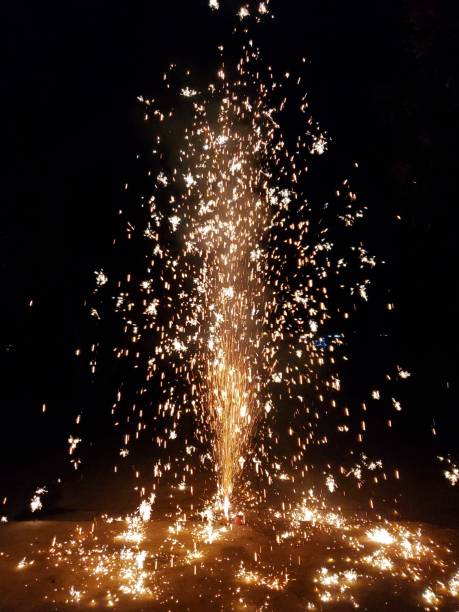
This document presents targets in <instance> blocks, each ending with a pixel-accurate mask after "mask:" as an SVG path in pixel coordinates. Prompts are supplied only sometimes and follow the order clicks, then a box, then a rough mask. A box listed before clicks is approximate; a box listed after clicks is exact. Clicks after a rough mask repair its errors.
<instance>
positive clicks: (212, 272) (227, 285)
mask: <svg viewBox="0 0 459 612" xmlns="http://www.w3.org/2000/svg"><path fill="white" fill-rule="evenodd" d="M264 6H265V8H266V5H264ZM266 12H267V9H266ZM241 18H242V17H241ZM239 35H241V36H242V37H243V39H244V40H243V43H242V53H241V57H240V59H239V60H238V61H237V62H234V61H230V62H225V60H224V49H223V47H220V49H219V50H220V53H221V62H220V65H219V66H217V67H216V71H215V76H214V79H213V80H212V82H211V83H209V84H208V85H207V86H206V87H205V88H200V89H199V88H196V89H195V88H193V87H192V84H191V83H190V82H189V81H190V80H191V76H190V75H189V73H188V72H187V74H186V79H185V83H184V82H183V81H182V82H181V83H180V77H179V70H178V68H177V67H176V66H175V65H172V66H170V69H169V70H168V71H167V72H166V73H165V74H164V77H163V84H164V86H165V92H166V94H167V96H168V97H169V98H170V94H171V91H174V89H175V91H176V92H177V98H178V99H179V100H180V102H177V100H175V102H174V104H175V106H176V107H177V108H178V110H177V109H176V108H170V109H165V108H162V106H161V103H160V102H156V101H154V100H150V99H145V98H143V97H140V98H139V100H140V101H141V102H142V103H143V104H144V107H145V119H146V120H147V121H148V122H149V124H151V123H153V124H154V126H155V128H154V129H155V135H154V139H153V146H154V149H153V156H154V161H153V164H152V168H153V169H152V168H150V169H149V171H148V175H149V180H150V186H151V187H150V188H151V193H150V194H149V195H148V196H147V197H144V198H142V206H143V208H144V211H145V213H146V214H145V217H144V221H145V223H144V226H143V228H142V230H141V232H139V227H138V224H136V226H134V223H132V222H128V223H127V237H128V238H129V239H131V238H133V237H136V236H137V237H138V236H139V234H140V233H142V235H143V238H142V239H147V240H148V246H147V256H146V269H145V273H144V277H143V279H142V280H137V281H135V280H134V275H131V274H128V276H127V282H125V283H124V282H122V281H118V282H117V284H116V288H117V294H116V295H115V296H114V300H115V304H116V310H117V311H119V312H120V313H122V316H123V320H124V329H125V331H126V339H127V342H126V344H124V345H123V346H119V347H117V348H116V349H115V352H116V355H117V357H120V358H121V357H127V358H128V359H129V360H133V361H134V364H135V367H136V368H139V367H142V366H143V367H144V368H145V371H146V384H145V385H142V388H141V389H140V390H139V391H138V393H139V394H140V396H141V397H142V408H138V407H136V404H134V406H133V412H134V414H135V415H136V416H137V418H138V421H137V424H136V426H135V427H136V429H135V431H134V432H133V431H132V422H133V418H132V417H133V414H132V411H131V412H130V414H129V417H128V419H127V420H126V431H125V432H124V433H123V446H124V448H122V449H121V454H122V455H123V454H124V455H127V454H128V452H129V451H128V450H127V445H128V443H129V441H130V439H131V438H132V436H134V437H139V435H140V433H141V432H142V431H143V429H145V420H146V419H148V415H147V414H146V409H145V406H146V405H147V400H146V398H148V397H149V396H150V397H151V396H153V400H151V405H152V411H153V414H154V417H153V418H154V419H155V420H156V423H157V425H158V423H161V424H162V425H161V427H163V429H162V430H161V431H156V432H155V433H156V436H155V438H154V440H155V441H156V443H157V446H158V453H160V452H161V450H164V449H167V448H169V449H170V445H171V444H174V442H173V441H175V440H177V441H180V443H181V448H182V450H183V451H184V452H183V453H182V454H185V449H186V454H187V455H193V454H194V453H198V454H200V463H201V466H202V468H203V469H210V470H211V471H213V472H214V473H215V476H216V479H217V489H218V499H219V502H220V505H221V508H222V509H223V511H224V513H225V515H227V516H228V514H229V507H230V503H231V502H230V500H231V498H232V496H233V493H234V488H235V484H236V482H237V481H238V478H239V477H240V476H241V473H242V472H243V471H245V470H249V469H250V470H252V471H255V473H256V477H257V478H258V479H263V478H264V479H267V480H268V481H269V482H271V478H272V475H271V471H272V468H273V466H274V469H275V470H277V471H282V470H283V469H284V466H283V464H284V463H285V460H281V459H279V458H278V457H276V448H275V446H276V443H277V442H278V441H279V439H278V436H277V434H274V433H273V431H274V428H275V425H273V424H274V423H275V421H276V418H278V415H279V414H280V412H281V411H289V416H288V421H289V423H290V424H291V425H293V423H294V422H295V418H296V419H297V425H298V429H297V430H296V432H295V433H296V434H297V438H298V445H297V446H298V449H299V454H298V455H297V456H296V457H294V458H293V464H294V463H296V462H297V460H298V459H299V458H300V457H301V455H302V453H303V452H304V450H305V449H306V447H307V446H308V445H309V444H314V443H318V444H321V443H323V442H324V441H326V436H324V435H319V433H318V432H319V429H318V416H319V415H318V413H317V411H316V410H315V409H314V410H313V409H312V408H310V407H309V405H308V402H307V401H306V399H305V396H306V395H307V396H308V398H310V397H311V396H312V395H313V394H316V395H317V396H318V398H319V401H321V402H324V391H325V393H328V394H333V393H335V392H337V391H339V388H340V381H339V377H338V375H337V374H335V373H334V371H335V354H336V351H335V349H336V348H337V347H338V346H339V345H342V344H343V340H342V337H343V334H342V333H341V332H340V331H339V330H340V329H341V327H342V326H343V324H344V322H345V320H346V319H347V318H348V316H349V314H348V313H349V310H350V309H351V308H352V305H353V302H354V301H358V300H366V299H367V285H368V283H369V280H368V279H367V278H366V274H367V269H368V268H371V267H373V266H374V265H375V260H374V258H372V257H371V256H369V255H368V253H367V251H366V250H365V249H364V247H363V246H362V243H361V241H360V240H359V241H358V242H357V244H353V242H352V241H353V240H354V239H355V233H354V232H353V231H348V230H351V229H352V228H353V225H354V223H355V222H356V221H358V220H359V218H360V217H362V216H363V208H362V207H361V206H359V205H358V203H357V201H356V196H355V194H354V193H353V192H352V190H351V188H350V185H349V182H348V180H344V181H342V184H341V185H340V186H339V189H338V190H336V191H334V192H332V193H331V194H330V200H329V202H327V203H325V204H321V205H320V206H317V205H315V204H312V203H310V202H309V201H308V195H307V190H308V183H309V178H308V177H309V174H308V173H309V170H310V169H309V167H308V166H309V165H310V164H313V165H314V167H315V171H316V172H317V170H318V169H319V168H320V166H319V165H318V161H316V160H315V159H314V158H317V160H318V159H319V158H320V157H321V156H322V154H324V153H325V152H326V151H327V146H328V144H327V137H326V135H325V134H323V133H322V132H321V130H320V128H319V126H318V124H317V123H316V122H315V120H314V119H313V117H312V116H311V114H310V112H309V104H308V99H307V95H306V94H305V93H304V91H303V90H302V82H301V81H302V77H301V71H302V67H303V66H304V63H305V60H304V59H303V60H302V62H301V63H300V65H299V69H298V71H297V72H298V73H297V74H293V73H292V74H290V73H284V74H283V75H282V76H281V77H280V78H278V77H276V75H275V74H274V72H273V70H272V69H271V68H270V67H269V66H266V65H265V63H264V62H263V60H262V58H261V55H260V51H259V50H258V48H257V47H256V46H255V45H254V43H253V41H252V40H251V38H250V35H249V34H248V32H247V31H244V30H243V31H242V32H240V33H239ZM167 96H165V97H167ZM293 115H295V118H294V121H291V117H292V116H293ZM185 117H189V123H188V124H187V127H185V128H184V129H183V128H181V126H183V122H184V118H185ZM289 118H290V120H289ZM292 124H294V125H295V126H296V127H295V130H294V131H293V133H292ZM283 126H284V127H283ZM298 126H301V130H300V132H298ZM284 128H285V129H284ZM181 129H182V132H181V136H178V135H179V134H180V130H181ZM177 137H178V138H180V144H179V146H176V139H177ZM172 139H173V140H174V145H173V146H172V144H171V141H172ZM315 181H317V178H316V179H315ZM330 220H331V223H330ZM327 223H328V224H327ZM346 234H349V237H348V238H346ZM334 235H335V236H336V235H338V236H339V241H338V242H337V243H335V242H334V239H333V236H334ZM349 268H351V269H352V270H353V273H352V275H350V274H349V272H348V270H349ZM135 276H137V274H136V275H135ZM97 283H98V285H99V286H101V285H104V284H108V278H107V276H106V274H105V273H104V272H103V271H100V272H98V273H97ZM108 286H109V287H110V285H109V284H108ZM330 288H331V290H332V291H333V292H334V294H335V299H334V305H333V308H331V307H330V300H329V291H330ZM337 295H338V296H341V297H339V298H338V299H337V298H336V296H337ZM337 304H339V306H337ZM93 313H94V314H96V316H98V312H97V310H95V309H94V310H93ZM331 330H333V333H330V332H331ZM139 347H141V348H139ZM149 394H150V395H149ZM121 396H122V394H121V392H119V393H118V400H119V401H121ZM138 405H139V404H138V403H137V406H138ZM331 405H335V400H331ZM116 409H117V405H116V404H115V407H114V412H115V411H116ZM323 412H326V410H325V407H324V410H323ZM190 422H191V423H192V425H191V426H190ZM344 430H345V431H347V430H348V427H347V426H345V427H344ZM292 433H293V429H292V427H291V428H290V435H292ZM175 444H176V443H175ZM288 462H289V469H290V468H291V466H292V457H289V458H288Z"/></svg>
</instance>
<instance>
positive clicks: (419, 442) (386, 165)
mask: <svg viewBox="0 0 459 612" xmlns="http://www.w3.org/2000/svg"><path fill="white" fill-rule="evenodd" d="M206 4H207V2H205V1H204V0H193V1H192V0H188V1H181V2H180V1H176V2H153V1H151V0H150V1H148V2H144V1H134V2H128V1H127V0H125V1H124V2H120V1H118V0H112V1H111V2H99V1H97V0H91V2H88V1H85V0H80V1H79V2H74V1H70V0H69V1H67V2H65V3H58V2H43V3H36V2H23V1H22V2H21V1H20V0H18V1H17V2H15V3H8V4H7V5H5V6H4V7H3V8H2V18H1V23H2V25H1V40H2V47H3V51H2V60H3V61H2V73H1V79H0V87H1V102H2V105H3V111H2V113H1V121H2V139H1V140H2V144H3V150H4V161H3V163H2V166H1V170H2V175H3V177H2V181H1V192H0V193H1V209H0V214H1V219H0V273H1V279H2V280H1V289H2V291H1V296H0V299H1V319H0V321H1V323H0V366H1V385H0V406H1V412H0V419H1V421H0V422H1V426H0V454H1V460H2V466H3V467H2V468H1V475H0V484H1V485H2V486H3V488H4V489H5V490H10V489H11V487H13V488H14V487H19V488H21V491H22V490H23V489H24V490H28V487H33V486H35V484H39V483H37V480H40V478H43V479H46V478H48V477H49V476H50V474H51V471H50V467H49V466H50V464H52V465H53V467H54V468H56V466H57V465H60V464H61V463H63V462H64V460H63V457H64V456H65V454H66V452H67V442H66V438H67V435H68V433H69V432H70V431H73V425H72V423H73V421H74V418H75V415H76V414H78V413H79V412H81V411H84V412H85V413H86V414H88V415H89V417H88V419H89V420H88V421H87V422H89V424H90V426H89V431H87V432H86V433H87V434H88V435H89V436H90V437H92V439H93V442H94V444H99V443H100V444H102V443H103V439H105V438H106V437H107V436H110V430H109V428H110V419H109V410H110V405H111V403H112V400H113V394H114V393H115V389H114V386H113V381H112V371H111V370H110V366H108V365H104V362H103V360H102V365H101V366H100V374H99V376H98V377H97V378H96V379H95V381H93V379H92V378H91V377H90V376H89V372H88V368H87V363H88V358H87V355H85V357H84V359H81V360H77V359H76V358H75V356H74V351H75V349H76V348H77V347H79V346H83V347H86V346H87V345H88V344H90V343H91V342H92V341H96V340H101V341H102V343H103V340H104V338H102V339H101V338H97V334H96V337H95V336H94V325H93V322H91V321H90V320H89V317H88V309H87V307H85V305H84V303H85V301H87V300H88V298H89V296H90V294H91V292H92V290H93V287H94V270H96V269H99V268H101V267H107V266H108V267H109V266H110V261H111V258H112V257H113V255H112V247H111V243H112V239H113V236H114V235H116V233H118V232H119V231H120V221H119V217H118V214H117V211H118V209H119V208H122V207H125V205H126V196H125V193H124V184H125V183H126V182H129V180H130V178H131V176H132V174H133V166H134V158H135V155H136V153H137V152H138V151H139V150H141V149H142V147H144V146H146V144H148V143H149V139H150V138H151V132H150V131H149V130H150V128H149V127H148V126H147V125H146V124H145V123H144V122H143V110H142V107H141V106H140V105H139V103H138V101H137V100H136V96H138V95H140V94H143V95H145V96H152V97H154V96H155V86H156V84H157V83H158V76H160V75H161V73H162V72H163V70H164V69H165V68H166V67H167V66H168V65H169V64H170V63H171V62H177V63H178V64H180V65H182V66H189V67H190V68H192V69H193V71H194V73H195V74H196V76H197V78H202V79H204V80H207V79H208V78H209V74H210V72H211V71H213V70H214V66H215V63H214V57H215V56H214V49H215V47H216V46H217V45H218V44H220V42H221V41H222V40H225V38H226V39H227V38H228V31H229V30H230V28H231V25H232V23H233V17H232V16H230V14H233V13H234V10H235V8H236V6H237V4H236V3H235V2H234V1H232V0H227V1H226V2H225V0H222V5H223V6H225V5H226V9H228V10H225V11H222V13H221V14H219V15H218V16H217V15H216V14H213V13H211V12H210V11H209V10H208V8H207V7H206ZM451 5H452V3H448V2H442V1H439V0H426V1H422V0H405V1H400V2H390V1H389V2H370V3H369V2H367V1H366V2H364V1H363V0H362V1H361V0H351V1H349V2H342V1H340V0H301V1H300V0H282V2H280V0H279V1H278V2H277V3H274V4H273V7H272V8H273V12H274V13H275V15H276V17H275V19H274V20H273V21H269V20H268V23H267V24H265V26H264V29H261V30H260V31H259V32H258V34H257V40H258V41H259V42H260V44H261V46H262V48H263V49H264V52H265V53H266V55H267V57H269V59H270V61H271V62H273V63H274V64H275V65H278V66H279V67H281V68H283V69H288V68H289V66H290V65H292V64H294V63H295V64H296V62H297V59H298V58H299V57H302V56H306V57H307V58H308V62H310V63H308V67H307V81H306V82H305V84H306V88H307V90H308V92H309V99H310V103H311V108H312V111H313V115H314V117H315V118H316V119H317V120H319V122H320V124H321V126H322V128H323V129H325V130H327V132H328V134H329V135H330V136H331V138H332V139H333V142H332V143H331V148H332V149H333V150H334V153H333V156H334V157H333V158H332V159H333V160H334V161H333V163H336V166H337V167H342V168H343V177H345V172H346V168H348V167H350V166H351V164H352V162H353V161H358V162H359V166H360V170H359V173H358V175H357V178H355V179H354V181H353V187H354V190H355V191H357V192H358V194H359V197H360V199H361V200H362V201H363V202H365V204H366V205H367V206H368V208H369V229H368V235H366V236H365V240H366V242H367V243H368V244H369V245H370V247H372V248H373V251H374V252H376V253H377V254H378V255H380V256H382V258H383V259H384V260H386V262H387V264H386V265H385V266H384V267H383V270H382V271H381V272H378V275H379V276H378V285H377V288H376V289H375V290H374V292H375V296H374V299H375V303H376V304H379V305H381V304H384V303H386V302H387V301H391V302H394V303H395V304H396V312H395V314H394V317H393V318H392V320H391V323H390V329H389V328H388V327H387V323H386V318H385V317H383V316H382V315H381V319H379V318H378V317H379V316H380V315H379V314H378V313H379V312H380V311H379V310H378V308H377V307H375V308H374V309H373V308H372V307H369V308H368V309H367V310H366V311H365V312H364V313H363V314H362V315H360V317H361V318H360V319H359V329H360V332H359V339H357V340H355V341H354V345H353V346H351V349H352V351H351V353H352V354H353V355H354V364H355V365H354V368H355V369H354V373H355V372H359V376H360V377H361V378H362V379H365V377H366V376H370V374H369V368H368V361H369V356H371V361H372V362H377V361H378V359H379V358H381V361H384V360H385V359H386V358H387V357H391V358H392V360H393V362H395V363H400V364H401V365H402V366H403V367H405V368H406V369H408V370H409V371H411V372H412V377H411V379H410V381H409V383H407V387H406V389H407V390H406V391H404V394H405V395H404V409H405V417H404V419H405V420H404V421H403V423H402V424H401V426H400V436H401V438H402V443H403V445H404V446H405V448H406V451H407V456H408V457H410V458H411V459H410V460H412V461H413V462H415V461H418V459H419V457H421V456H423V455H424V454H425V453H427V452H428V453H430V454H431V455H432V456H434V454H435V453H436V452H442V453H443V452H452V453H453V454H454V452H456V451H457V446H458V442H457V433H456V432H457V427H458V424H459V422H458V418H457V416H456V414H457V401H458V393H457V382H458V376H457V358H456V345H457V312H458V295H457V273H456V262H457V243H456V227H455V223H454V221H453V218H454V216H455V214H454V213H455V208H456V206H457V201H458V199H457V196H458V189H457V177H458V168H457V159H458V156H457V154H456V147H457V138H458V135H459V130H458V127H457V125H458V110H459V109H458V105H459V90H458V76H459V71H458V61H459V48H458V47H459V22H458V20H457V19H456V18H455V16H454V14H453V11H452V8H451ZM337 176H340V174H339V172H337ZM398 214H400V215H401V217H402V221H397V220H396V215H398ZM31 300H33V304H32V306H29V302H30V301H31ZM380 332H384V333H385V332H390V338H389V339H388V340H385V341H384V342H383V343H382V344H375V342H376V340H375V334H376V335H377V336H378V337H379V335H380ZM105 333H107V332H105ZM105 339H106V340H107V338H105ZM108 340H109V339H108ZM368 384H370V382H368ZM43 403H46V405H47V411H46V414H45V415H43V414H42V412H41V406H42V404H43ZM432 425H434V426H435V427H436V429H437V432H438V435H437V438H436V439H435V440H433V439H432V435H431V428H432ZM40 466H44V467H42V468H41V467H40ZM59 469H60V468H59ZM25 474H27V475H28V476H25ZM26 481H27V482H26ZM29 481H30V482H29ZM32 483H34V484H32ZM1 495H2V490H0V496H1Z"/></svg>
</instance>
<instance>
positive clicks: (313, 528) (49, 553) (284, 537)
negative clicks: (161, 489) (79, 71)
mask: <svg viewBox="0 0 459 612" xmlns="http://www.w3.org/2000/svg"><path fill="white" fill-rule="evenodd" d="M259 518H260V517H256V516H253V517H252V520H253V522H254V523H255V522H257V524H258V526H256V527H255V526H251V525H250V517H248V521H249V524H248V525H229V526H227V525H225V524H224V523H223V522H222V521H220V522H218V521H217V522H215V523H214V524H213V526H212V528H211V536H210V538H209V537H208V536H209V526H208V525H207V523H206V522H205V521H204V522H201V521H195V520H188V521H183V520H182V521H180V520H179V521H173V520H170V519H167V520H164V519H162V520H161V519H155V518H153V519H152V520H151V521H150V522H148V523H145V524H143V525H142V527H141V529H142V534H143V538H144V539H143V541H141V542H132V541H128V540H126V539H125V538H120V537H119V536H120V535H121V534H123V532H124V533H125V532H126V523H125V521H124V520H120V521H113V522H106V521H103V520H97V521H81V522H79V523H77V522H76V521H67V520H61V521H50V520H43V521H21V522H12V523H8V524H3V525H1V529H0V584H1V589H0V610H1V611H2V612H26V611H27V612H39V611H40V612H41V611H43V612H45V611H51V610H88V609H105V608H108V609H109V608H111V607H114V608H115V609H117V610H121V611H124V610H126V611H131V610H138V611H142V610H292V611H296V610H298V611H299V610H353V609H355V608H356V607H359V609H361V610H369V611H372V612H373V611H374V612H377V611H379V610H394V611H400V612H402V611H407V612H408V611H410V610H419V609H432V610H433V609H435V608H436V607H439V608H440V609H443V610H459V599H458V598H454V597H452V596H451V595H450V594H446V591H445V589H443V590H442V588H441V587H440V586H439V584H440V583H439V582H438V581H439V580H440V581H443V584H446V582H447V579H448V578H449V576H450V575H451V574H452V573H454V564H455V560H454V559H455V557H456V558H459V557H458V556H457V552H458V551H459V533H458V532H457V531H454V530H447V529H434V528H431V527H428V526H426V525H414V524H402V526H403V529H405V528H406V529H408V530H409V533H417V530H418V529H419V528H422V534H423V535H422V542H423V545H426V547H427V549H428V551H429V552H428V553H427V554H422V555H420V557H419V558H414V559H411V560H403V559H401V558H400V556H399V555H398V553H397V552H396V551H391V553H390V554H389V557H390V558H391V559H392V561H393V563H394V564H395V565H396V566H397V571H396V572H395V575H394V571H381V570H380V569H378V568H375V567H371V566H368V565H367V566H365V564H363V563H362V562H361V559H362V558H363V557H364V556H365V554H364V553H366V554H367V553H368V554H370V553H372V552H374V551H377V550H381V546H379V545H376V544H374V543H371V542H368V541H366V540H365V537H363V539H362V540H361V542H360V543H359V545H358V546H357V548H356V547H355V546H354V544H353V540H355V538H358V537H360V536H359V534H363V533H364V532H365V530H366V529H367V527H364V528H363V530H362V529H358V528H354V527H352V528H351V531H350V532H349V533H347V535H346V537H345V538H344V539H343V537H342V535H343V532H342V530H341V529H336V528H335V527H331V528H330V526H327V527H324V526H323V525H322V526H318V525H312V524H310V523H304V522H303V523H300V524H299V526H296V527H292V525H291V524H290V523H288V522H285V521H283V519H282V518H281V519H280V520H279V522H278V523H277V524H276V523H275V521H274V522H273V521H272V520H271V518H272V517H267V520H266V523H265V524H264V521H259V520H258V519H259ZM268 518H269V520H268ZM398 527H399V524H398V525H397V528H398ZM289 530H290V532H289ZM388 530H389V531H390V530H391V527H390V526H389V527H388ZM213 537H216V538H217V539H216V540H215V541H213V542H210V540H211V539H212V538H213ZM359 547H360V548H359ZM387 548H391V549H392V548H393V547H384V551H385V552H386V551H387ZM451 550H453V551H454V550H455V552H450V551H451ZM139 554H140V562H139ZM321 568H326V569H327V572H328V574H324V570H323V569H321ZM345 572H347V573H349V572H354V573H355V577H354V574H352V576H351V575H350V574H348V575H349V576H351V580H345V579H343V575H344V573H345ZM416 574H418V575H419V576H420V578H419V579H418V580H414V579H413V575H416ZM324 575H325V581H324V582H325V584H321V583H320V582H318V577H320V576H322V578H323V576H324ZM327 576H328V577H329V579H328V580H327V579H326V578H327ZM430 586H431V587H432V589H433V591H435V593H436V594H437V595H438V600H434V603H432V605H430V604H429V605H428V603H429V602H426V601H425V598H423V593H424V592H425V589H426V588H429V587H430ZM458 588H459V587H458Z"/></svg>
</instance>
